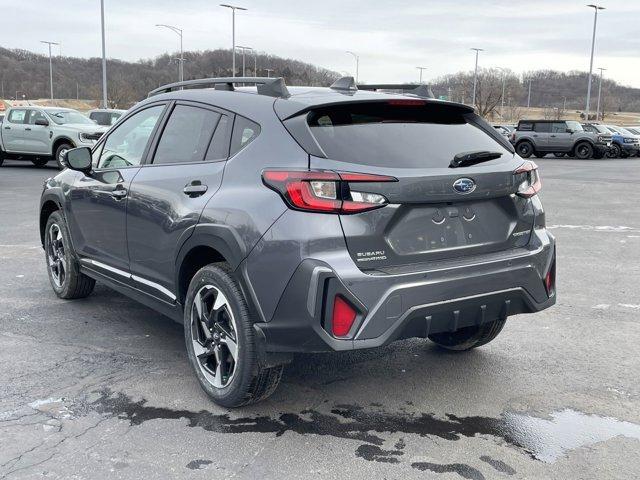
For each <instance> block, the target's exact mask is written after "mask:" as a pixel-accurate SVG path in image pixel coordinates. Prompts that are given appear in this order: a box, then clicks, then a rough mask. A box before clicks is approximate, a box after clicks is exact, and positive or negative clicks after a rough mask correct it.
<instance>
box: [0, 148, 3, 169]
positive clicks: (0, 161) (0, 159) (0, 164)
mask: <svg viewBox="0 0 640 480" xmlns="http://www.w3.org/2000/svg"><path fill="white" fill-rule="evenodd" d="M3 163H4V152H3V151H2V150H0V167H1V166H2V164H3Z"/></svg>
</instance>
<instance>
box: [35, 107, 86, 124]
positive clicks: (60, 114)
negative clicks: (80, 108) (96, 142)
mask: <svg viewBox="0 0 640 480" xmlns="http://www.w3.org/2000/svg"><path fill="white" fill-rule="evenodd" d="M47 114H48V115H49V116H50V117H51V120H53V121H54V122H55V123H57V124H58V125H66V124H68V123H76V124H81V125H95V122H94V121H93V120H90V119H88V118H87V117H85V116H84V115H82V114H81V113H80V112H76V111H75V110H59V111H48V112H47Z"/></svg>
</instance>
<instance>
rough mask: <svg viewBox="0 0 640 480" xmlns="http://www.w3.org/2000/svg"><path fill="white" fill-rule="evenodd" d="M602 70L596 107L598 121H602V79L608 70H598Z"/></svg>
mask: <svg viewBox="0 0 640 480" xmlns="http://www.w3.org/2000/svg"><path fill="white" fill-rule="evenodd" d="M598 70H600V84H599V85H598V106H597V107H596V121H597V120H599V119H600V96H601V95H602V77H603V75H604V73H603V72H604V71H605V70H606V68H598Z"/></svg>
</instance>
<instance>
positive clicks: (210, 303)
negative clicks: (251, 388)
mask: <svg viewBox="0 0 640 480" xmlns="http://www.w3.org/2000/svg"><path fill="white" fill-rule="evenodd" d="M190 328H191V341H192V345H193V352H194V354H195V356H196V358H197V363H198V366H199V368H200V371H201V372H202V374H203V375H204V377H205V378H206V379H207V381H208V382H209V383H210V384H211V385H213V386H214V387H215V388H224V387H226V386H227V385H229V383H230V382H231V380H232V379H233V377H234V375H235V373H236V365H237V359H238V335H237V326H236V321H235V318H234V316H233V312H232V310H231V306H230V305H229V301H228V300H227V298H226V297H225V295H224V294H223V293H222V292H221V291H220V290H219V289H218V288H216V287H214V286H213V285H205V286H203V287H202V288H200V290H198V292H197V293H196V295H195V297H194V299H193V304H192V306H191V325H190Z"/></svg>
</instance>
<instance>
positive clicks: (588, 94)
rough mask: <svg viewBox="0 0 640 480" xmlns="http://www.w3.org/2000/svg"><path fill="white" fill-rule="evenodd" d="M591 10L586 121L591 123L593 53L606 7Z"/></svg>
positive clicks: (597, 6)
mask: <svg viewBox="0 0 640 480" xmlns="http://www.w3.org/2000/svg"><path fill="white" fill-rule="evenodd" d="M587 7H589V8H593V11H594V16H593V36H592V37H591V61H590V62H589V83H588V85H587V108H586V109H585V110H586V114H585V120H586V121H587V122H588V121H589V107H590V104H591V75H592V73H593V51H594V49H595V46H596V25H597V24H598V10H604V7H601V6H600V5H593V4H591V5H587Z"/></svg>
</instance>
